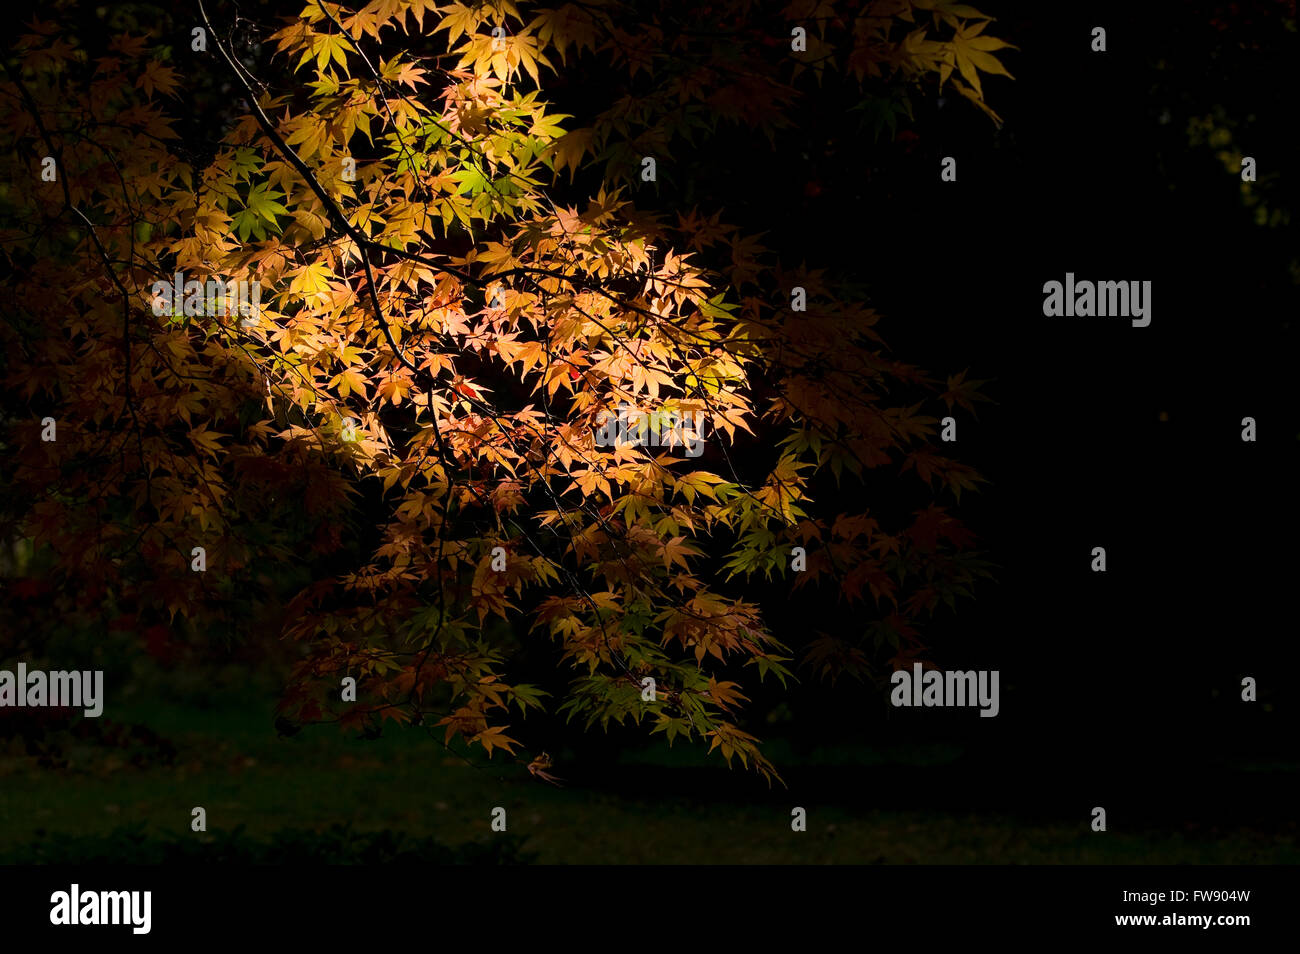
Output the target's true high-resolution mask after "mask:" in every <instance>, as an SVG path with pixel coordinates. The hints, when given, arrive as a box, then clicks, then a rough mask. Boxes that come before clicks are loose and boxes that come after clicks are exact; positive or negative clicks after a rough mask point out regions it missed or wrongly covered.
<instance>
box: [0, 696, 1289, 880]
mask: <svg viewBox="0 0 1300 954" xmlns="http://www.w3.org/2000/svg"><path fill="white" fill-rule="evenodd" d="M128 709H130V707H124V708H121V709H119V711H118V712H117V717H118V718H119V719H120V720H121V721H124V722H139V723H142V724H146V725H148V726H150V727H151V728H152V729H154V730H155V731H156V732H158V733H160V734H162V735H164V736H165V737H166V738H167V739H169V740H170V741H171V742H173V743H174V744H175V746H176V749H177V758H176V760H175V762H174V764H172V765H170V766H161V765H148V764H146V765H145V766H143V767H141V766H137V765H133V764H131V763H130V761H129V759H128V758H127V756H126V755H125V754H121V753H117V752H116V751H114V750H104V749H102V748H97V747H89V746H83V747H82V748H80V749H77V748H76V747H75V746H74V747H73V748H72V749H70V750H69V753H68V754H69V757H70V765H71V767H69V768H66V769H48V768H47V769H41V768H39V767H37V766H36V765H35V764H34V763H33V761H32V760H31V759H30V758H27V757H25V756H22V755H19V754H16V753H15V752H13V751H10V752H8V753H0V861H3V862H7V863H15V862H19V863H21V862H29V861H65V862H66V861H75V860H76V859H77V858H84V859H86V860H108V859H111V858H114V857H120V858H121V859H122V860H129V861H137V862H143V863H152V862H159V861H188V862H195V861H199V862H201V861H203V860H213V861H222V860H225V861H230V860H245V861H249V860H251V861H273V860H277V859H278V860H286V861H288V860H298V861H314V862H320V861H340V862H347V861H371V862H400V861H403V860H405V861H412V860H415V859H417V858H423V859H426V860H428V861H430V862H488V863H492V862H519V861H538V862H542V863H596V864H607V863H639V864H645V863H650V864H655V863H670V864H682V863H686V864H750V863H757V864H782V863H795V864H801V863H814V864H818V863H839V864H845V863H847V864H862V863H888V864H899V863H901V864H909V863H926V864H967V863H992V864H1004V863H1031V864H1055V863H1061V864H1094V863H1095V864H1129V863H1133V864H1143V863H1160V864H1179V863H1208V864H1233V863H1247V864H1248V863H1294V862H1296V861H1297V860H1300V851H1297V846H1296V838H1295V830H1294V827H1292V828H1291V829H1290V830H1289V831H1288V832H1287V833H1285V834H1284V835H1282V836H1280V837H1279V836H1278V835H1277V834H1276V833H1265V832H1260V831H1251V830H1248V829H1239V830H1221V831H1205V832H1188V831H1158V830H1151V829H1145V830H1123V829H1122V826H1115V825H1113V824H1112V828H1111V830H1110V831H1108V832H1105V833H1100V834H1099V833H1093V832H1091V831H1089V830H1088V827H1087V820H1086V819H1084V820H1083V821H1081V822H1080V823H1077V824H1062V823H1059V822H1058V823H1054V822H1050V821H1036V822H1026V821H1024V820H1021V819H1018V818H1015V817H1012V816H1010V815H1003V814H997V813H984V812H980V813H972V812H967V811H962V812H956V811H941V810H931V809H927V810H915V811H911V810H899V809H897V808H888V809H887V808H881V807H876V806H873V805H872V798H871V793H870V792H863V793H861V796H860V797H857V796H856V795H855V794H854V793H845V797H839V798H835V799H832V800H827V801H825V802H823V803H820V804H819V803H817V802H808V803H806V804H805V803H804V802H803V801H801V800H800V798H801V796H799V795H798V794H796V793H795V792H793V791H790V792H786V791H784V790H782V789H780V788H779V787H778V788H776V789H774V790H772V791H769V790H768V788H767V787H766V786H765V785H764V784H763V783H762V782H761V781H759V780H757V779H755V778H754V777H753V776H750V775H747V774H745V773H744V772H743V771H742V770H740V769H739V768H737V770H735V771H730V772H729V771H728V770H727V769H726V768H725V767H723V766H722V765H721V763H720V762H715V761H713V760H710V759H705V758H703V757H702V755H701V753H700V752H699V750H697V749H693V748H688V747H685V746H683V745H681V744H680V743H679V744H678V745H677V746H676V747H675V748H673V749H668V748H667V747H664V746H656V747H652V748H648V749H640V750H637V751H636V752H634V753H631V754H630V755H629V756H628V757H626V758H623V759H620V760H616V761H615V762H613V763H611V764H610V765H608V766H607V769H606V771H607V772H608V776H607V778H605V777H602V775H601V772H600V771H597V772H596V773H595V774H594V776H593V775H592V773H588V775H587V776H586V777H585V779H584V782H583V784H570V785H568V786H567V787H565V788H556V787H554V786H551V785H547V784H543V783H539V782H537V781H535V780H533V779H531V778H530V777H529V776H528V775H527V773H526V772H525V771H524V770H523V769H522V767H521V766H520V765H519V764H518V763H516V762H511V761H507V760H504V759H502V758H501V757H500V756H498V757H497V758H495V759H492V760H490V761H489V760H486V759H484V758H483V757H482V754H481V753H476V754H475V755H473V756H472V757H471V758H470V759H469V760H466V759H465V758H462V757H461V756H459V755H458V754H456V753H453V752H449V751H448V750H447V749H445V748H443V747H442V746H441V745H439V744H438V742H437V741H436V740H435V739H434V738H431V737H430V736H428V735H427V734H424V733H422V732H421V731H419V730H397V731H389V732H388V733H386V734H385V735H384V736H383V737H382V738H379V739H374V740H360V739H356V738H350V737H348V736H345V735H341V734H340V733H339V732H338V731H337V730H335V729H333V728H317V729H313V730H310V731H307V732H304V733H301V734H299V735H297V736H295V737H293V738H283V737H280V736H278V735H277V734H276V732H275V731H274V728H273V722H272V716H271V707H270V704H269V702H265V701H263V700H257V701H254V702H252V703H251V704H245V705H237V706H236V705H228V706H225V707H221V708H210V709H197V708H192V707H191V708H186V707H183V706H179V705H158V704H155V705H152V706H149V707H147V708H146V707H142V706H137V707H134V709H133V711H128ZM772 755H773V757H774V759H775V760H776V761H777V763H778V764H780V765H782V766H783V767H785V766H788V765H790V764H791V763H792V762H794V761H795V760H794V757H793V755H792V754H791V753H790V752H789V751H788V750H785V749H784V748H783V747H781V746H779V745H777V746H775V747H774V748H773V749H772ZM910 755H911V760H912V761H913V762H914V763H915V762H918V761H919V762H924V761H925V760H926V759H931V760H937V761H942V760H944V759H945V758H949V757H950V755H951V753H948V752H946V751H945V750H943V749H942V748H934V749H931V750H927V751H920V752H916V751H914V752H912V753H910ZM850 759H852V760H854V761H856V762H857V763H858V764H859V765H870V764H873V763H874V764H875V765H876V766H880V765H885V766H888V765H890V764H896V763H899V762H902V761H903V759H902V758H900V757H899V753H891V752H882V751H879V750H866V749H858V750H854V751H852V752H849V751H844V752H837V751H833V750H821V751H819V752H818V753H816V755H815V756H813V757H809V758H808V759H806V760H804V761H805V762H806V763H807V764H815V763H822V764H830V763H836V762H844V761H847V760H850ZM471 763H472V764H471ZM554 771H555V772H556V773H557V774H559V775H561V776H564V774H565V766H564V765H562V764H561V765H557V766H556V767H555V769H554ZM684 778H685V779H689V781H688V782H687V783H685V784H684V783H683V781H682V780H683V779H684ZM952 801H953V802H954V803H957V804H960V792H955V793H953V797H952ZM793 805H803V807H805V808H807V809H808V813H809V815H808V830H807V832H805V833H795V832H792V831H791V827H790V809H791V807H792V806H793ZM195 806H202V807H203V808H205V809H206V810H207V821H208V831H207V833H206V834H199V833H194V832H191V830H190V820H191V814H190V813H191V809H192V808H193V807H195ZM497 806H500V807H504V808H505V809H506V812H507V825H508V834H507V835H506V836H504V837H503V836H502V835H501V834H499V833H494V832H493V831H492V830H491V825H490V822H491V813H492V809H493V808H495V807H497ZM339 826H346V828H341V827H339ZM313 833H318V834H313ZM313 838H315V841H314V842H313ZM494 842H497V843H499V844H494Z"/></svg>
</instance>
